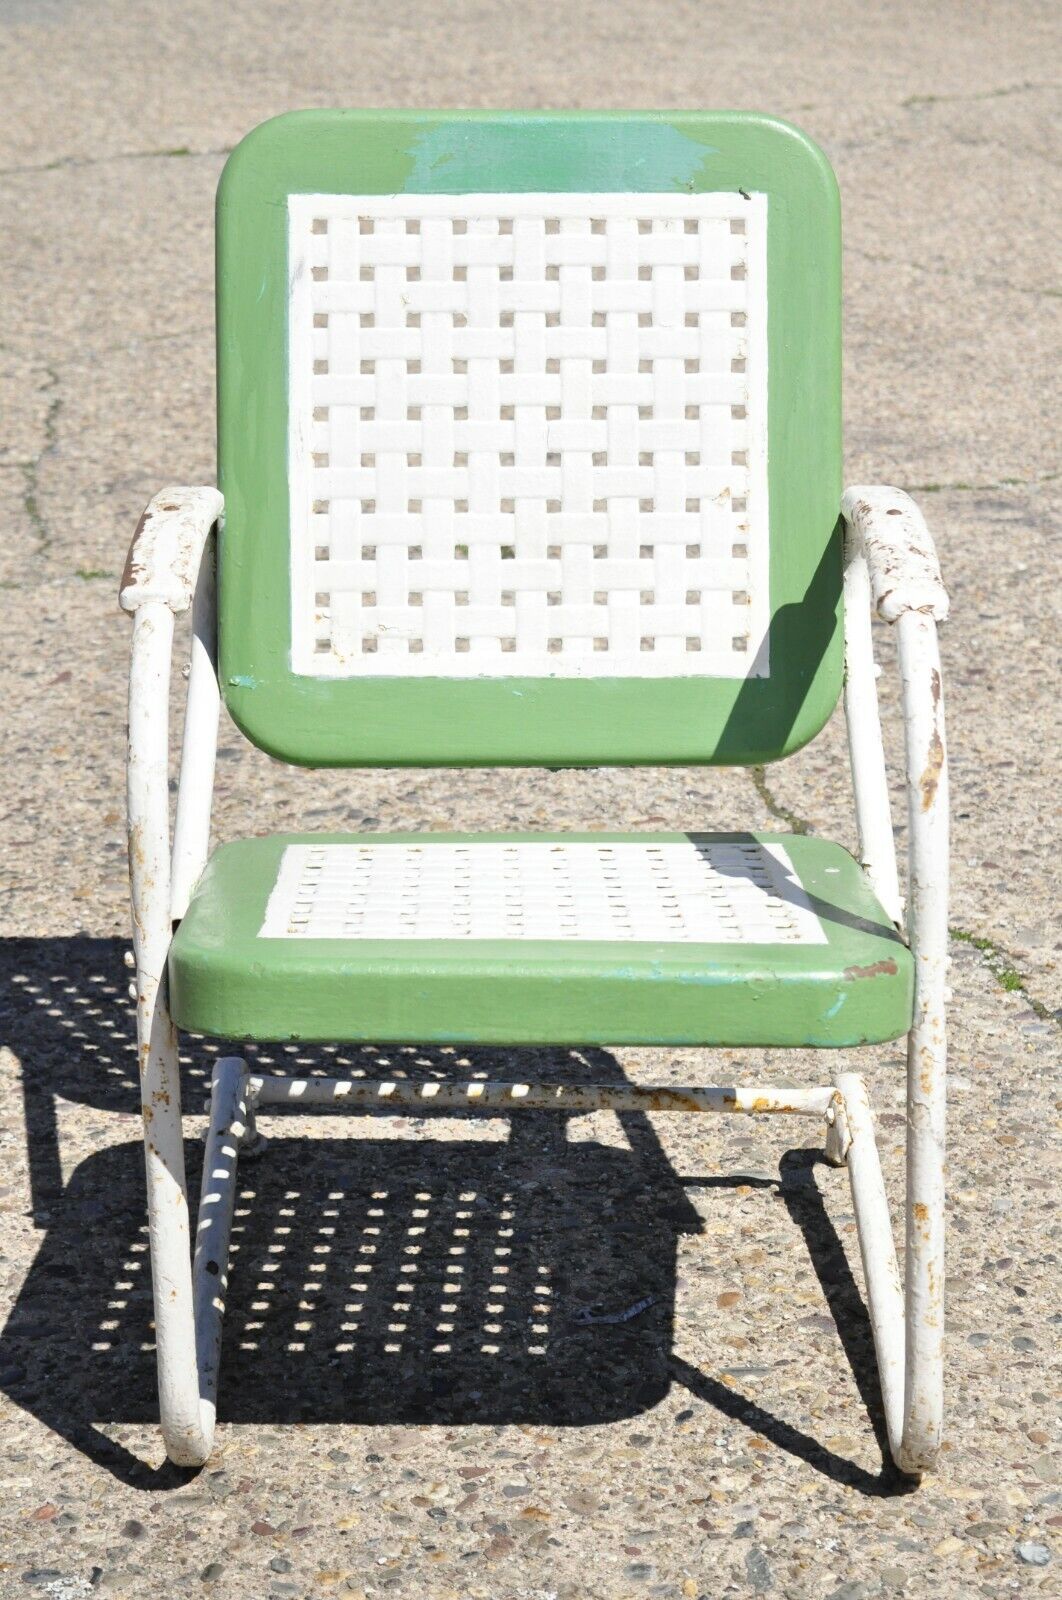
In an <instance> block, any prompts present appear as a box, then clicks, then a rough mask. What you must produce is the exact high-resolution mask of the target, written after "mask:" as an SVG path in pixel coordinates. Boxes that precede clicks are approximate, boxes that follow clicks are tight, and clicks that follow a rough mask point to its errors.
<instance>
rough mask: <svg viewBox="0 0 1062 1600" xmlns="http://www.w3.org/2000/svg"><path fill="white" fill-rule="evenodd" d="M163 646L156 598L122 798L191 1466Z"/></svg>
mask: <svg viewBox="0 0 1062 1600" xmlns="http://www.w3.org/2000/svg"><path fill="white" fill-rule="evenodd" d="M172 642H173V613H172V611H170V609H169V608H168V607H167V606H166V605H163V604H161V603H157V602H151V603H148V604H146V605H144V606H142V607H141V608H140V609H139V610H138V611H137V613H136V617H135V620H134V624H133V661H132V671H131V673H130V694H129V767H128V797H127V798H128V809H129V854H130V865H131V869H132V870H131V874H130V876H131V881H132V901H133V946H134V952H135V958H136V991H137V1043H138V1052H139V1062H140V1094H141V1105H142V1109H143V1116H144V1152H145V1161H146V1167H147V1199H148V1234H149V1238H150V1242H151V1275H152V1286H153V1291H154V1301H155V1339H156V1347H157V1360H158V1371H159V1403H160V1408H161V1413H162V1433H163V1437H164V1439H165V1441H166V1450H167V1453H168V1455H169V1456H170V1459H171V1460H172V1461H175V1462H177V1463H178V1464H179V1465H182V1466H197V1465H199V1464H200V1463H201V1462H203V1461H205V1460H206V1458H207V1456H208V1455H209V1453H210V1443H211V1440H210V1436H209V1433H204V1430H203V1425H202V1418H201V1414H200V1404H199V1376H198V1371H197V1367H196V1357H195V1338H194V1333H193V1297H192V1261H191V1247H190V1241H189V1227H188V1189H187V1183H186V1181H185V1171H184V1142H183V1133H182V1127H181V1085H180V1073H179V1066H178V1055H177V1034H176V1030H175V1029H174V1026H173V1023H172V1021H171V1020H170V1015H169V1011H168V1009H167V1005H166V981H165V967H166V953H167V950H168V949H169V941H170V921H169V888H170V871H169V868H170V861H169V791H168V785H167V763H168V732H169V730H168V717H167V705H168V691H169V674H170V649H171V645H172Z"/></svg>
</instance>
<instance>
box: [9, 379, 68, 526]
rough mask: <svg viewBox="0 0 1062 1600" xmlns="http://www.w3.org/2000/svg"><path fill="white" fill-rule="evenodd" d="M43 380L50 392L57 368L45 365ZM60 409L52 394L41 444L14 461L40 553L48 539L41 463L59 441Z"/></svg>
mask: <svg viewBox="0 0 1062 1600" xmlns="http://www.w3.org/2000/svg"><path fill="white" fill-rule="evenodd" d="M44 371H45V378H46V381H45V383H44V385H43V389H42V392H43V393H44V394H49V393H51V391H52V390H56V391H57V390H58V388H59V371H58V369H57V368H56V367H45V369H44ZM62 409H63V398H62V395H61V394H59V393H55V394H52V398H51V399H50V400H49V402H48V408H47V410H46V411H45V413H44V444H43V445H42V446H41V448H40V450H39V451H38V452H37V454H36V455H35V456H34V457H33V459H32V460H31V461H23V462H19V463H18V467H19V470H20V472H21V473H22V509H23V511H25V513H26V516H27V517H28V518H29V524H30V527H31V528H32V529H33V535H34V538H35V539H36V540H37V553H38V554H39V555H41V554H43V553H44V551H46V550H47V549H48V547H49V545H50V544H51V542H52V536H51V534H50V532H49V531H48V524H47V522H46V520H45V516H44V513H43V511H42V510H41V498H40V495H41V466H42V464H43V462H44V461H45V459H46V457H48V456H50V455H51V454H52V452H53V451H54V450H55V449H56V448H57V446H58V444H59V413H60V411H61V410H62Z"/></svg>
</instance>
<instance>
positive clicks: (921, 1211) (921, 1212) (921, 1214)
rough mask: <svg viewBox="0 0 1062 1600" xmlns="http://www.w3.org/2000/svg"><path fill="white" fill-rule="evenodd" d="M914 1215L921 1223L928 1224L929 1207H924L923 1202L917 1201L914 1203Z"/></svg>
mask: <svg viewBox="0 0 1062 1600" xmlns="http://www.w3.org/2000/svg"><path fill="white" fill-rule="evenodd" d="M914 1214H915V1216H916V1217H917V1219H918V1221H919V1222H928V1221H929V1207H928V1206H926V1205H923V1204H922V1202H921V1200H916V1201H915V1203H914Z"/></svg>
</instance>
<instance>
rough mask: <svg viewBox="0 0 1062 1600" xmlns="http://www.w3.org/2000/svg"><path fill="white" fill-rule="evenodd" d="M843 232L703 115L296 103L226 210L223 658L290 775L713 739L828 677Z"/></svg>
mask: <svg viewBox="0 0 1062 1600" xmlns="http://www.w3.org/2000/svg"><path fill="white" fill-rule="evenodd" d="M838 254H839V244H838V220H837V205H836V191H835V186H834V184H833V180H832V174H831V173H830V171H829V168H828V166H827V165H826V163H825V161H824V159H823V158H822V156H821V155H820V154H819V152H818V151H816V150H815V149H814V147H813V146H811V145H810V144H809V143H808V142H807V141H806V140H805V139H804V138H803V137H802V136H801V135H799V134H798V133H796V132H795V131H794V130H792V129H790V128H788V127H785V126H784V125H782V124H779V123H776V122H772V121H770V120H769V119H765V118H758V117H749V116H740V115H736V114H728V115H709V114H703V115H684V116H678V115H674V114H670V115H667V116H664V115H655V114H644V113H643V114H637V115H631V116H621V115H618V114H613V113H608V114H590V115H582V116H579V115H574V114H564V115H548V114H537V115H524V114H519V115H517V114H513V115H502V114H498V113H477V114H460V115H458V114H452V113H449V114H443V113H439V114H414V113H401V114H400V113H380V112H374V113H350V112H310V113H298V114H295V115H291V116H286V117H282V118H278V119H277V120H276V121H274V122H271V123H267V124H265V125H264V126H263V127H261V128H259V129H257V130H256V131H255V132H254V133H253V134H252V135H250V136H249V138H248V139H247V140H245V141H244V142H243V144H242V145H241V146H240V147H239V148H238V149H237V151H236V152H235V153H234V155H233V156H232V157H231V158H230V162H229V164H228V166H227V168H226V173H225V175H224V177H223V180H222V185H221V189H220V191H219V202H218V289H219V316H218V326H219V431H220V462H221V484H222V488H223V490H224V493H225V497H226V523H225V529H224V533H223V537H222V545H221V670H222V681H223V687H224V690H225V694H226V698H227V701H228V703H229V706H230V709H231V710H232V712H233V715H234V716H235V718H236V720H237V721H238V722H239V723H240V724H241V726H243V727H244V729H245V730H246V731H247V732H248V734H249V735H250V737H251V738H253V739H254V740H255V741H256V742H257V743H259V744H261V745H263V746H264V747H265V748H266V749H269V750H271V751H272V752H273V753H275V754H277V755H280V756H282V757H284V758H286V759H289V760H295V761H303V762H308V763H311V764H367V763H392V762H419V763H423V764H435V763H462V762H483V763H493V762H510V763H521V764H522V763H527V764H532V763H543V762H544V763H548V764H559V763H565V764H570V763H580V762H586V763H591V762H593V763H599V762H630V761H645V762H656V761H671V762H711V761H715V762H723V761H727V762H735V761H757V760H763V759H770V758H772V757H774V756H777V755H781V754H784V753H786V752H787V751H788V750H790V749H792V748H795V747H796V746H797V745H799V744H800V743H803V742H804V741H805V740H806V739H807V738H809V737H810V736H811V735H812V734H813V733H814V732H815V731H817V729H818V728H819V727H820V726H821V724H822V722H823V721H824V720H825V717H826V716H827V715H828V714H829V711H830V709H831V708H832V705H833V703H834V702H835V700H836V697H837V693H838V689H839V676H840V640H839V628H838V609H839V592H840V554H839V537H838V504H839V496H840V443H839V393H838V391H839V377H838V346H839V337H838V318H839V305H838V302H839V293H838Z"/></svg>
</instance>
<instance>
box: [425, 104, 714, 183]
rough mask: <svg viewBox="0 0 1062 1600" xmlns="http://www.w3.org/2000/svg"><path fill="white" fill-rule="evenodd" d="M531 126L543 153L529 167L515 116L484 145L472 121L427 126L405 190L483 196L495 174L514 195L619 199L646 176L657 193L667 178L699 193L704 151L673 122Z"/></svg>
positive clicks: (606, 120)
mask: <svg viewBox="0 0 1062 1600" xmlns="http://www.w3.org/2000/svg"><path fill="white" fill-rule="evenodd" d="M535 121H536V122H537V124H538V130H539V137H540V139H541V144H542V149H541V150H540V151H539V152H538V153H537V156H536V159H535V160H534V161H528V158H527V130H526V127H525V125H524V124H523V122H522V121H521V120H520V119H519V118H518V117H514V118H513V120H512V121H511V122H509V123H504V122H500V123H498V124H497V125H496V126H495V127H494V128H493V129H492V132H491V139H490V140H489V141H487V140H484V139H483V137H482V134H481V132H480V130H479V129H478V127H477V125H476V121H475V119H474V118H470V119H469V120H468V121H467V122H447V123H442V124H437V125H435V126H433V127H428V128H426V129H425V130H424V132H422V133H419V134H418V135H417V137H416V140H415V142H414V144H413V145H412V147H411V150H410V155H411V158H412V169H411V171H410V173H409V176H408V177H407V179H406V183H405V188H406V192H407V193H413V194H489V193H491V192H493V191H496V190H497V189H498V187H499V172H504V173H505V174H506V177H505V180H504V182H505V186H506V187H507V188H509V189H511V190H512V191H513V192H514V193H516V192H523V193H535V192H536V191H539V190H545V189H560V190H564V189H568V190H572V189H575V190H584V191H585V192H587V193H594V192H597V191H600V192H601V193H619V194H623V193H626V192H628V191H629V190H641V189H645V188H646V186H647V183H646V176H647V174H649V173H652V174H653V175H654V176H653V179H652V182H653V183H654V184H658V185H659V186H660V187H661V188H663V187H664V184H663V182H662V181H661V177H660V174H663V173H665V172H666V173H667V174H668V175H669V180H670V183H671V186H672V188H674V189H684V190H687V191H692V190H694V189H696V188H698V187H702V185H700V184H699V183H698V174H699V173H700V172H701V170H702V168H703V166H704V158H705V154H706V147H705V145H704V144H703V143H701V142H700V141H698V140H696V139H691V138H690V137H689V135H688V134H686V133H684V132H683V131H682V130H681V129H680V128H678V127H675V126H673V125H672V124H671V123H668V122H654V121H649V120H643V119H642V118H640V117H629V116H625V117H614V118H613V117H587V118H586V119H585V120H582V121H578V122H576V121H574V120H571V121H569V120H567V119H565V120H564V121H563V122H562V123H559V124H558V125H557V126H556V128H552V129H551V127H550V123H549V121H548V120H545V121H543V120H542V118H541V114H539V116H537V117H536V118H535ZM603 124H604V125H603ZM551 135H552V138H551ZM707 148H709V149H713V148H714V147H711V146H709V147H707Z"/></svg>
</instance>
